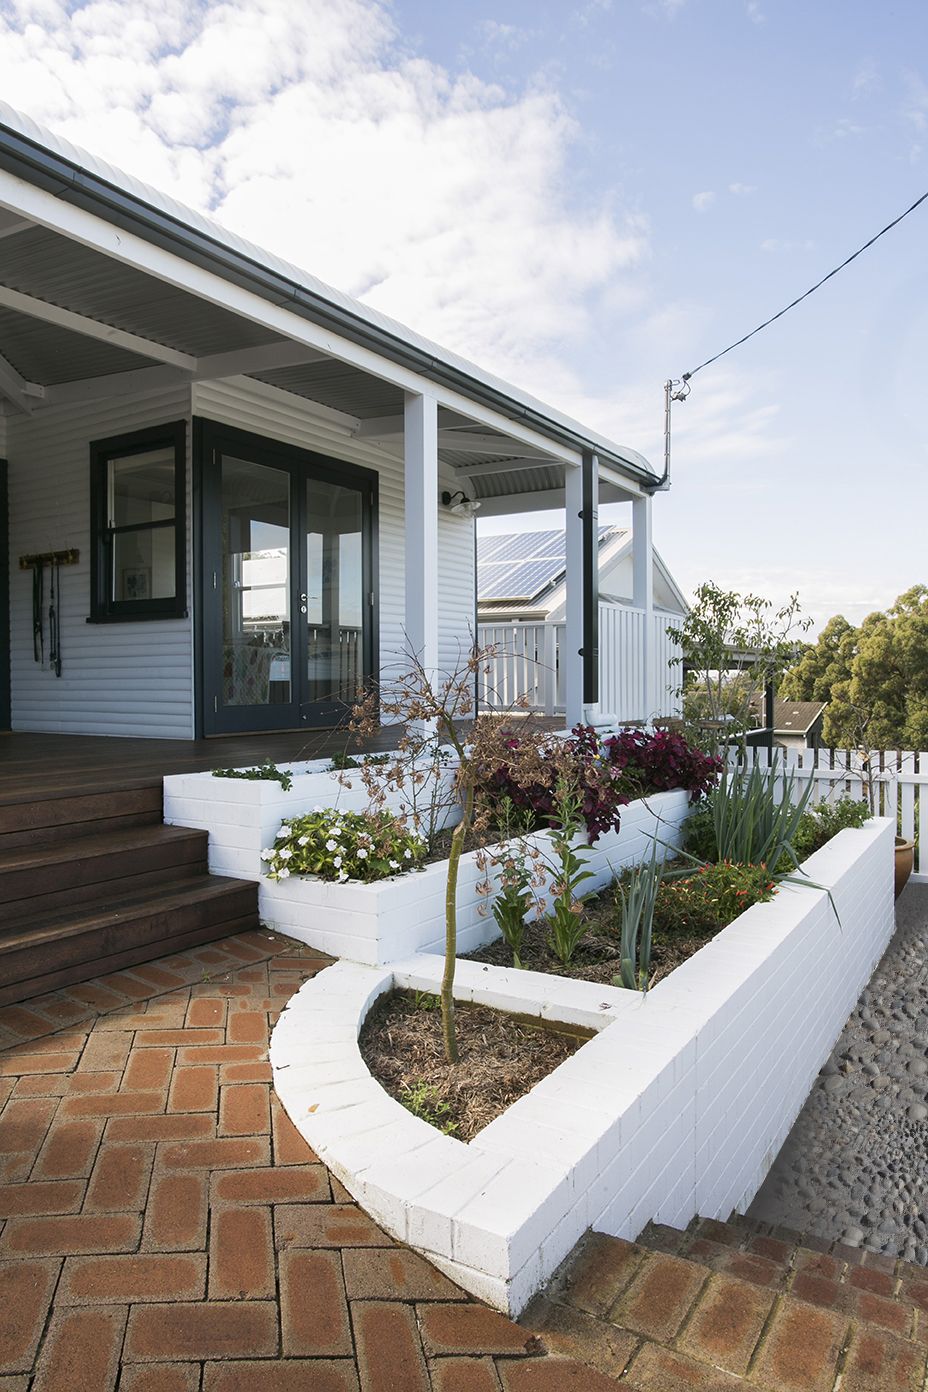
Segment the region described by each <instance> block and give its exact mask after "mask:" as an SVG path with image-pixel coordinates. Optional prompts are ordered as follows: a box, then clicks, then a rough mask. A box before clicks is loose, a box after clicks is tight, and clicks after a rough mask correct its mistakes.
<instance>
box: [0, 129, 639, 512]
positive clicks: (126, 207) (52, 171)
mask: <svg viewBox="0 0 928 1392" xmlns="http://www.w3.org/2000/svg"><path fill="white" fill-rule="evenodd" d="M0 168H2V169H5V170H7V171H8V172H9V173H11V174H14V175H15V176H16V177H17V178H20V179H25V180H26V181H27V182H28V183H30V184H34V185H35V186H36V187H38V188H42V189H45V190H46V191H47V192H49V193H52V194H53V195H54V196H55V197H56V198H60V199H62V201H63V202H65V203H73V204H74V205H75V206H76V207H79V208H83V209H85V210H86V211H88V212H91V213H95V214H97V215H99V214H100V213H101V210H103V212H104V215H105V217H106V219H107V221H108V222H110V223H112V224H113V225H114V226H116V227H121V228H122V229H123V230H124V231H127V232H133V233H135V234H136V235H138V236H140V237H142V238H144V239H145V240H146V241H148V242H151V243H152V244H153V245H155V246H159V247H161V248H163V249H164V250H166V251H169V252H172V253H173V254H174V255H176V256H180V257H182V258H183V259H184V260H185V261H189V262H190V263H191V264H193V265H196V266H199V267H200V268H201V269H203V270H207V271H211V272H213V273H214V274H216V275H219V276H221V277H222V279H223V280H227V281H229V282H230V283H231V284H233V285H238V286H239V287H240V288H241V289H245V290H250V291H251V292H252V293H254V294H257V295H259V296H260V297H261V298H262V299H264V300H267V301H269V302H270V303H271V304H275V305H278V306H281V307H282V308H285V309H289V310H290V311H291V312H292V313H294V314H298V315H299V316H300V317H301V318H304V319H308V320H310V321H311V322H312V323H314V324H318V325H319V326H320V327H322V328H327V329H330V330H332V331H333V332H335V333H337V334H339V335H340V336H341V337H343V338H347V339H349V340H350V341H351V342H352V343H358V344H360V345H362V346H363V347H366V348H370V349H373V351H374V352H376V353H379V354H380V355H381V357H384V358H387V359H388V360H389V361H391V362H395V363H397V364H399V365H400V366H402V367H406V368H409V369H411V370H412V371H414V372H416V373H419V374H420V375H422V376H424V377H428V378H429V379H430V380H431V381H434V382H438V383H442V384H443V385H445V386H447V387H451V388H453V389H454V390H455V391H459V392H461V393H463V394H464V395H466V396H469V397H472V398H473V399H474V400H475V401H479V402H480V403H481V404H482V405H484V406H488V407H490V408H491V409H492V410H494V411H498V412H500V413H501V414H502V415H505V416H509V417H510V418H511V419H514V420H519V421H522V422H524V424H526V425H529V426H531V427H532V428H533V429H535V430H538V431H540V432H541V433H542V434H545V435H548V436H550V437H551V438H552V439H554V440H557V441H558V442H559V443H561V444H565V445H569V446H570V447H571V448H572V449H576V450H579V451H583V450H592V451H593V452H594V453H596V454H597V455H598V456H599V458H600V459H601V460H605V461H607V462H608V463H610V464H613V465H615V466H617V467H618V468H620V469H621V470H623V471H624V472H625V473H626V474H628V475H631V476H633V477H634V478H635V479H636V480H637V481H639V482H640V483H641V484H642V486H643V487H645V488H652V487H653V486H654V483H655V475H654V474H653V473H651V471H650V470H649V469H646V468H642V467H641V464H639V463H638V462H637V460H633V459H629V458H626V457H625V456H624V455H621V454H618V453H616V452H615V451H610V450H609V449H607V448H605V447H604V446H603V445H602V444H601V443H599V442H597V441H595V440H590V439H588V438H587V437H586V436H584V435H580V434H577V433H576V432H574V431H571V430H569V429H567V428H566V427H564V426H562V425H559V424H557V422H554V421H551V420H550V419H549V418H548V417H547V416H545V415H544V413H543V412H541V411H536V410H534V409H533V408H532V407H530V406H525V405H522V404H521V403H520V402H518V401H514V400H513V398H512V397H510V396H507V395H506V393H505V392H502V391H497V390H496V389H494V388H493V387H491V386H489V385H488V384H487V383H484V382H481V381H479V380H478V379H477V378H475V377H472V376H471V375H470V374H469V373H467V372H463V371H461V370H460V369H458V368H455V367H453V366H452V365H451V364H450V363H445V362H442V361H441V359H439V358H436V357H434V356H433V355H432V354H429V353H425V352H423V351H422V350H421V349H418V348H416V347H415V345H413V344H410V343H407V342H405V341H404V340H403V339H402V338H401V337H400V336H399V335H398V334H393V333H390V332H389V330H387V329H384V328H381V327H380V326H378V325H376V324H371V323H369V322H368V321H367V320H366V319H364V318H363V317H362V316H361V315H359V314H353V313H352V312H351V311H350V310H348V309H345V308H343V307H342V306H341V305H337V304H333V303H332V301H331V300H327V299H325V298H324V297H323V296H321V295H317V294H314V293H313V292H312V291H310V290H307V289H306V288H305V287H304V286H301V285H299V284H298V283H297V282H296V281H294V280H291V279H290V278H289V277H287V276H284V275H281V274H280V272H278V271H273V270H271V269H270V268H269V267H267V266H262V264H261V263H260V262H259V261H256V260H255V259H254V258H253V257H250V256H246V255H244V253H242V252H239V251H235V250H234V249H233V248H232V247H228V246H225V245H224V244H223V243H222V242H221V241H220V240H219V239H218V238H216V237H211V236H210V235H209V234H208V233H205V232H199V231H197V230H196V228H193V227H190V226H188V225H187V224H186V223H184V222H182V221H181V220H180V219H179V218H175V217H172V216H171V215H170V214H169V213H165V212H162V211H160V210H159V209H158V208H155V207H153V206H152V205H151V204H150V203H146V202H145V201H144V199H141V198H139V197H137V196H136V195H135V194H132V193H129V192H127V191H126V190H125V189H121V188H119V186H118V185H116V184H113V183H111V182H110V181H109V180H107V179H103V178H101V177H100V176H99V175H96V174H92V173H90V172H89V171H88V170H86V169H83V168H82V167H81V166H80V165H79V164H77V163H75V162H74V161H73V160H69V159H66V158H65V157H64V156H62V155H58V154H55V152H54V151H52V150H49V149H47V148H46V147H45V146H44V145H41V144H39V142H37V141H34V140H31V139H29V137H28V136H24V135H21V134H20V133H19V132H18V131H14V130H11V128H10V127H9V126H5V125H2V124H0ZM631 453H634V451H631ZM638 458H640V456H639V457H638Z"/></svg>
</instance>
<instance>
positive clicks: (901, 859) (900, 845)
mask: <svg viewBox="0 0 928 1392" xmlns="http://www.w3.org/2000/svg"><path fill="white" fill-rule="evenodd" d="M914 863H915V842H914V841H907V840H906V839H905V837H904V836H897V837H896V898H897V899H898V898H899V895H900V894H901V893H902V891H903V890H904V889H905V887H906V884H907V883H908V879H909V876H910V875H911V873H912V866H913V865H914Z"/></svg>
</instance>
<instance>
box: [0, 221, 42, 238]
mask: <svg viewBox="0 0 928 1392" xmlns="http://www.w3.org/2000/svg"><path fill="white" fill-rule="evenodd" d="M34 226H35V223H32V222H30V221H29V219H28V218H18V219H17V220H16V222H11V223H9V224H8V225H7V226H6V227H0V241H2V240H3V238H4V237H15V235H16V233H17V232H25V231H26V230H27V228H29V227H34Z"/></svg>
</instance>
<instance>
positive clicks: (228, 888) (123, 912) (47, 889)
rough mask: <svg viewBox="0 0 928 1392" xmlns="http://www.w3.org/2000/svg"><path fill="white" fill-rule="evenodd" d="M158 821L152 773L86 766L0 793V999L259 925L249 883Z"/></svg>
mask: <svg viewBox="0 0 928 1392" xmlns="http://www.w3.org/2000/svg"><path fill="white" fill-rule="evenodd" d="M208 849H209V836H208V833H207V832H205V831H203V830H201V829H198V828H195V827H183V826H166V825H165V824H164V821H163V798H162V786H161V781H160V779H159V780H158V781H157V782H155V781H153V780H152V778H151V775H148V776H145V777H136V776H135V773H134V770H133V769H132V768H131V767H130V768H128V769H126V770H124V771H123V772H122V773H121V772H120V771H119V770H116V771H114V772H106V771H101V772H97V771H94V770H90V771H86V772H83V773H82V772H81V771H79V770H78V771H75V772H74V774H73V776H72V775H71V774H70V773H69V772H68V771H67V770H64V771H59V773H58V774H57V775H56V776H55V778H54V782H51V781H49V782H48V783H45V781H44V780H42V779H33V778H30V777H28V775H27V776H26V777H24V779H23V780H22V781H21V782H20V783H19V784H18V786H17V785H16V784H14V783H11V782H7V784H6V786H5V788H4V793H3V796H2V798H0V1005H6V1004H11V1003H13V1002H17V1001H25V1000H29V999H30V998H32V997H35V996H40V995H43V994H46V993H47V992H49V991H54V990H58V989H61V988H66V987H68V986H71V985H74V984H75V983H77V982H79V981H87V980H89V979H91V978H93V977H95V976H99V975H100V974H101V973H103V972H113V971H119V970H122V969H123V968H126V967H132V966H135V965H139V964H141V963H143V962H150V961H153V960H154V959H156V958H159V957H164V956H170V955H171V954H174V953H177V952H178V951H181V950H183V949H185V948H188V947H194V946H199V945H201V944H204V943H207V942H210V941H213V940H215V939H217V938H224V937H228V936H230V935H232V934H236V933H242V932H248V931H251V930H254V929H256V928H257V927H258V926H259V920H258V886H257V884H255V883H254V882H253V881H249V880H239V879H232V878H229V877H221V876H217V875H211V874H210V873H209V866H208Z"/></svg>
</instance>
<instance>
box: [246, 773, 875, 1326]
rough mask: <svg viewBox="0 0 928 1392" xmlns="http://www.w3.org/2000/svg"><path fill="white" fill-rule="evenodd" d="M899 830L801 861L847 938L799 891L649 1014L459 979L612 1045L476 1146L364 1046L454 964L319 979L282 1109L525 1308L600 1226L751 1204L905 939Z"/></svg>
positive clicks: (301, 1019) (455, 1268)
mask: <svg viewBox="0 0 928 1392" xmlns="http://www.w3.org/2000/svg"><path fill="white" fill-rule="evenodd" d="M663 796H673V795H667V794H665V795H663ZM623 829H624V827H623ZM893 832H894V828H893V825H892V823H891V822H890V821H888V820H885V819H881V820H875V821H872V822H870V823H868V824H867V825H866V826H865V827H863V828H861V829H859V830H845V831H842V832H840V833H839V834H838V835H837V836H836V837H835V838H834V839H833V840H832V841H830V842H829V843H828V844H827V845H826V846H824V847H823V848H822V849H821V850H820V851H817V852H816V853H815V854H814V855H813V856H811V857H810V858H809V859H808V860H807V861H806V862H805V869H806V871H807V872H808V874H809V876H810V877H811V878H812V879H813V880H815V881H817V882H818V883H819V884H820V885H822V886H825V887H826V888H828V889H830V890H831V893H832V896H833V899H834V903H835V905H836V906H837V910H838V913H839V914H840V922H839V921H838V919H837V918H836V916H835V913H834V910H833V908H832V905H831V902H830V900H829V897H828V894H827V893H825V892H824V890H822V889H814V888H810V887H808V886H804V887H796V886H793V885H790V884H787V885H784V886H782V887H781V889H780V891H779V893H778V894H777V895H776V897H775V898H774V899H773V900H771V901H770V902H767V903H760V904H756V905H754V906H753V907H752V908H751V909H749V910H748V911H747V912H746V913H744V914H742V915H741V916H740V917H739V918H737V919H736V920H735V921H734V922H733V923H731V924H730V925H729V926H728V927H727V928H725V929H724V930H723V931H722V932H721V933H719V934H718V935H717V936H716V937H715V938H714V939H713V940H712V941H711V942H709V943H707V944H706V945H705V946H704V947H703V948H701V949H700V950H699V951H698V952H696V953H695V954H694V955H693V956H692V957H690V958H689V960H688V961H686V962H684V963H683V964H682V965H681V966H679V967H677V969H676V970H674V971H673V972H672V973H671V974H670V975H669V976H667V977H666V978H665V979H664V980H662V981H660V982H659V983H658V984H657V985H656V986H655V987H654V989H653V990H652V991H650V992H649V993H648V995H647V996H645V997H642V996H640V995H638V994H637V993H634V992H630V991H624V990H621V989H618V988H615V987H606V986H603V985H602V984H597V983H590V982H584V981H577V980H566V979H564V978H562V977H557V976H551V975H542V974H539V973H535V972H529V971H514V970H512V969H505V968H502V967H498V966H494V965H491V964H489V963H480V962H473V961H470V962H459V963H458V968H457V978H456V983H455V996H456V998H457V999H458V1000H460V1001H468V1000H472V1001H476V1002H478V1003H479V1004H482V1005H485V1006H491V1007H494V1008H496V1009H501V1010H505V1011H509V1012H513V1013H515V1014H525V1015H535V1016H537V1017H539V1018H540V1019H549V1020H555V1021H558V1022H560V1023H562V1024H565V1025H575V1026H580V1027H582V1028H585V1029H590V1030H592V1031H594V1032H595V1035H594V1037H593V1038H591V1039H590V1040H589V1041H588V1042H587V1043H584V1044H583V1045H582V1046H581V1047H580V1048H579V1049H577V1050H576V1052H575V1053H573V1054H572V1055H571V1056H570V1057H569V1058H567V1059H566V1060H564V1061H563V1062H562V1063H560V1064H559V1065H558V1066H557V1067H556V1068H555V1069H554V1070H553V1071H552V1072H551V1073H549V1074H548V1075H547V1076H546V1077H544V1078H543V1079H542V1080H541V1081H539V1082H538V1083H536V1084H535V1086H534V1087H532V1088H531V1090H530V1091H529V1092H528V1093H527V1094H526V1095H525V1096H523V1097H522V1098H520V1099H519V1100H518V1101H516V1102H514V1103H513V1104H512V1105H511V1106H509V1107H508V1108H507V1109H506V1111H505V1112H504V1113H503V1114H502V1115H501V1116H499V1117H498V1118H497V1119H496V1120H494V1121H492V1122H491V1123H490V1124H489V1125H487V1126H485V1127H484V1128H483V1129H482V1130H480V1131H479V1132H478V1133H477V1134H476V1135H475V1136H474V1138H473V1139H472V1140H471V1141H470V1142H468V1143H464V1142H462V1141H460V1140H457V1139H455V1138H454V1137H453V1136H448V1135H442V1134H440V1133H439V1131H437V1130H436V1129H435V1127H433V1126H430V1125H429V1124H428V1122H426V1121H423V1120H422V1119H421V1118H419V1117H416V1116H413V1115H412V1114H411V1113H410V1112H409V1111H408V1110H406V1108H404V1107H403V1106H402V1105H401V1104H400V1103H399V1102H397V1101H395V1100H394V1099H393V1098H391V1097H389V1096H388V1095H387V1094H386V1092H385V1091H384V1090H383V1088H382V1087H381V1086H380V1085H379V1084H378V1083H377V1082H376V1081H375V1080H374V1079H373V1078H372V1076H371V1074H370V1072H369V1070H368V1069H367V1067H366V1065H365V1064H364V1061H363V1059H362V1057H361V1054H360V1051H359V1048H358V1034H359V1031H360V1029H361V1027H362V1025H363V1022H364V1020H365V1018H366V1016H367V1013H368V1011H369V1009H370V1007H371V1005H372V1004H373V1002H374V1001H375V1000H377V999H378V998H379V997H380V996H381V995H383V994H384V993H386V992H388V991H391V990H393V989H401V990H412V991H430V992H435V991H437V989H438V986H439V982H440V977H441V969H442V962H441V959H440V957H437V956H430V955H424V954H418V955H416V956H415V957H413V958H411V959H410V960H409V961H406V962H403V963H394V964H392V965H390V966H363V965H360V964H357V963H348V962H341V963H338V964H336V965H335V966H333V967H331V968H329V969H328V970H327V971H325V972H322V973H320V974H319V975H318V976H317V977H316V978H314V979H313V980H312V981H310V982H307V983H306V985H305V986H304V987H303V988H302V990H301V991H300V992H299V993H298V995H297V996H295V997H294V998H293V1000H292V1001H291V1002H290V1004H289V1007H288V1009H287V1010H286V1011H285V1012H284V1013H283V1015H282V1017H281V1020H280V1022H279V1024H278V1026H277V1028H276V1029H275V1031H274V1035H273V1038H272V1042H271V1062H272V1065H273V1069H274V1081H275V1086H276V1088H277V1091H278V1094H279V1096H280V1097H281V1100H282V1101H283V1104H284V1106H285V1107H286V1109H287V1111H288V1113H289V1115H290V1116H291V1118H292V1120H293V1121H294V1123H295V1125H296V1126H297V1127H298V1129H299V1130H300V1131H301V1132H302V1134H303V1135H304V1136H305V1137H306V1139H307V1141H308V1142H309V1144H310V1145H311V1146H312V1147H313V1148H314V1149H315V1150H316V1152H317V1153H318V1154H319V1155H320V1157H321V1158H322V1159H323V1160H324V1161H325V1162H326V1164H328V1165H329V1167H330V1168H331V1169H332V1170H333V1172H334V1173H335V1174H336V1175H337V1177H338V1178H339V1179H340V1180H341V1181H342V1183H343V1184H344V1185H345V1186H346V1188H347V1189H348V1190H349V1191H350V1192H351V1193H352V1194H353V1195H354V1196H355V1197H356V1198H357V1199H358V1201H359V1202H360V1203H361V1204H362V1205H363V1206H364V1207H365V1208H366V1209H367V1210H368V1211H369V1212H370V1213H371V1214H372V1215H373V1216H374V1217H375V1218H376V1219H377V1221H378V1222H380V1223H381V1224H382V1225H383V1226H384V1227H386V1228H387V1229H388V1231H390V1232H391V1233H393V1234H394V1235H395V1236H397V1237H398V1238H400V1239H401V1240H403V1241H406V1242H408V1243H410V1244H411V1245H412V1246H413V1247H415V1248H417V1249H418V1250H420V1251H422V1252H423V1253H424V1254H425V1255H427V1256H428V1257H429V1258H430V1260H432V1261H433V1262H434V1263H435V1264H436V1265H437V1266H438V1267H439V1268H440V1269H441V1270H443V1271H445V1272H447V1273H448V1274H449V1275H451V1276H452V1277H453V1278H454V1279H455V1280H457V1281H458V1282H459V1283H460V1284H461V1285H463V1286H464V1287H465V1288H466V1289H468V1290H470V1291H472V1292H473V1293H474V1294H476V1295H478V1296H480V1297H482V1298H483V1299H485V1300H487V1301H488V1302H489V1303H490V1304H492V1305H495V1306H496V1307H497V1308H499V1309H503V1310H508V1311H509V1312H511V1313H517V1312H518V1311H520V1310H521V1309H522V1308H523V1307H524V1305H525V1303H526V1302H527V1300H528V1299H529V1298H530V1296H531V1295H532V1294H533V1292H534V1291H535V1290H537V1288H538V1287H539V1286H540V1285H541V1284H542V1282H543V1281H544V1280H545V1279H546V1278H547V1277H548V1276H549V1275H550V1274H551V1272H552V1271H553V1270H554V1269H555V1268H556V1266H557V1265H558V1264H559V1263H560V1261H561V1260H562V1259H563V1258H564V1257H565V1256H566V1255H567V1253H568V1252H569V1251H570V1250H571V1248H572V1247H573V1245H574V1244H575V1243H576V1241H577V1240H578V1239H579V1237H580V1236H581V1235H582V1233H583V1232H584V1231H586V1229H587V1228H589V1227H591V1226H592V1227H593V1228H594V1229H595V1230H597V1231H600V1232H605V1233H611V1234H614V1235H617V1236H622V1237H627V1238H634V1237H635V1236H636V1235H637V1233H638V1232H639V1231H640V1230H641V1228H642V1227H643V1226H644V1225H645V1223H646V1222H647V1221H648V1220H650V1219H654V1220H656V1221H660V1222H665V1223H669V1224H673V1225H675V1226H683V1225H685V1224H686V1223H687V1222H688V1221H689V1220H690V1219H691V1218H692V1217H693V1216H694V1215H695V1214H696V1213H699V1214H702V1215H703V1216H708V1217H712V1216H717V1217H725V1216H727V1215H728V1214H729V1213H730V1212H731V1211H732V1209H738V1210H741V1211H743V1210H744V1209H745V1208H746V1207H747V1206H748V1204H749V1203H750V1201H751V1199H752V1197H753V1195H754V1194H755V1193H756V1191H757V1189H758V1188H759V1186H760V1184H761V1182H762V1180H763V1178H764V1176H765V1175H766V1173H767V1170H768V1169H769V1166H770V1164H771V1162H772V1159H773V1157H774V1156H775V1154H776V1152H777V1150H778V1149H779V1147H780V1145H781V1144H782V1142H783V1140H784V1138H785V1136H786V1134H787V1132H788V1130H789V1128H790V1126H791V1125H792V1122H793V1120H794V1119H795V1117H796V1115H797V1113H798V1111H799V1109H800V1107H801V1106H802V1104H803V1102H804V1100H805V1097H806V1095H807V1093H808V1091H809V1088H810V1086H811V1083H812V1081H813V1080H814V1078H815V1075H816V1073H817V1072H818V1070H819V1069H820V1067H821V1066H822V1063H823V1062H824V1060H825V1059H826V1058H827V1056H828V1053H829V1051H830V1049H831V1047H832V1045H833V1043H834V1040H835V1039H836V1038H837V1036H838V1034H839V1032H840V1030H841V1027H842V1026H843V1024H844V1021H845V1020H846V1018H847V1016H848V1014H849V1012H850V1010H851V1009H852V1007H853V1005H854V1003H855V1001H856V999H857V997H858V995H859V993H860V990H861V989H862V987H863V985H864V984H865V983H866V981H867V980H868V979H869V977H870V975H871V973H872V971H873V968H874V966H875V965H876V963H877V961H878V960H879V958H880V956H881V954H882V952H883V950H884V948H885V946H886V943H887V941H888V940H889V937H890V935H891V933H892V930H893V876H892V861H893ZM425 873H427V872H423V875H424V874H425ZM409 878H410V880H411V881H415V880H418V879H421V878H423V876H412V877H409ZM393 883H399V882H393ZM362 888H364V889H370V888H377V887H376V886H363V887H362Z"/></svg>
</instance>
